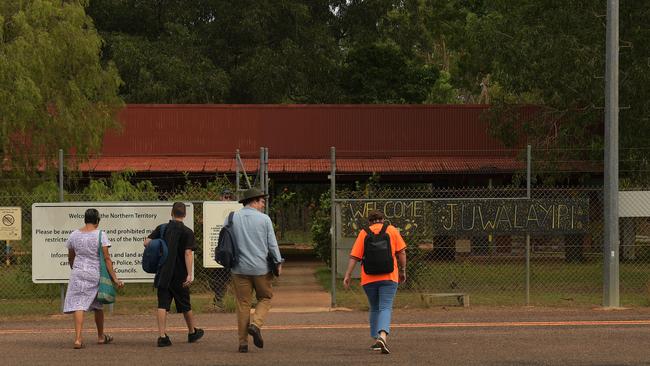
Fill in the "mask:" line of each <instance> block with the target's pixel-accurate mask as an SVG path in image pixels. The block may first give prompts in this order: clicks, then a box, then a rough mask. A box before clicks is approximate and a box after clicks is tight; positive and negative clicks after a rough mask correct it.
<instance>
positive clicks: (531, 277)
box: [0, 184, 650, 316]
mask: <svg viewBox="0 0 650 366" xmlns="http://www.w3.org/2000/svg"><path fill="white" fill-rule="evenodd" d="M405 187H406V186H405V185H392V186H390V185H381V186H379V185H378V186H377V187H372V186H371V185H369V186H368V187H366V189H364V190H363V191H358V190H340V191H337V193H336V197H337V199H336V201H335V203H336V207H337V211H338V218H337V220H336V232H337V237H338V239H337V248H336V253H337V255H336V258H337V264H338V266H337V271H338V274H339V278H338V280H337V286H340V285H341V281H340V280H341V278H340V276H341V275H342V273H343V271H344V270H345V264H346V263H347V259H348V256H349V251H350V247H351V244H352V242H353V241H354V239H355V238H356V235H357V234H358V232H359V230H360V229H361V226H362V225H364V224H366V217H367V213H368V212H369V211H370V210H372V209H380V210H382V211H383V212H384V214H385V215H386V216H387V217H388V219H389V220H390V221H391V222H392V223H393V224H394V225H395V226H397V227H398V228H399V229H400V230H401V231H402V234H403V236H404V237H405V239H406V241H407V243H408V251H407V254H408V266H407V269H408V272H407V275H408V281H407V282H406V284H405V285H403V286H401V287H400V290H399V292H398V297H397V304H398V305H409V306H428V305H434V304H435V305H440V304H449V305H452V304H454V305H455V304H456V301H457V300H458V299H460V300H463V298H462V296H459V295H458V294H460V295H465V296H467V297H469V301H470V302H471V304H478V305H481V304H483V305H523V304H532V305H560V306H563V305H568V306H573V305H578V306H586V305H594V306H598V305H600V304H601V303H602V294H603V214H602V213H603V203H602V188H601V187H570V188H544V187H536V188H534V189H532V191H531V196H530V199H528V198H527V192H526V190H525V189H521V188H511V187H506V188H503V187H501V188H451V189H441V188H435V187H432V186H430V185H426V184H419V185H410V186H408V187H411V188H405ZM113 189H114V190H115V189H117V188H115V187H113ZM213 190H214V189H213ZM644 190H645V191H648V189H639V191H644ZM645 193H647V192H645ZM645 193H644V192H641V194H642V195H643V194H645ZM111 197H112V196H102V195H101V194H98V193H97V192H94V193H93V194H86V193H84V194H66V195H65V201H69V202H73V201H77V202H78V201H82V202H83V201H89V207H92V206H93V204H92V203H91V202H96V201H110V200H111ZM206 198H207V199H212V200H214V199H218V197H207V196H206V195H205V194H204V193H202V192H197V193H196V194H194V193H192V192H191V190H190V191H189V193H188V192H187V191H185V192H183V193H156V192H155V191H151V190H146V189H143V190H141V192H140V193H138V194H127V195H121V196H120V197H119V199H116V200H119V201H130V200H131V201H176V200H182V201H191V202H194V223H195V225H194V230H195V235H196V248H197V251H196V253H195V279H196V280H195V284H194V285H193V288H192V291H193V306H194V307H195V308H196V309H197V310H200V311H215V310H217V311H219V310H222V309H225V310H227V311H231V310H232V309H233V308H234V301H233V300H232V296H230V295H229V294H227V293H226V294H225V296H224V302H223V303H222V304H220V305H221V307H215V305H214V303H213V302H214V299H215V290H216V289H227V285H228V277H227V273H226V272H224V271H220V270H215V269H209V268H204V266H203V259H202V258H203V253H202V250H203V245H202V241H203V233H202V230H203V225H202V223H203V219H202V218H203V205H202V201H203V200H204V199H206ZM58 201H59V197H58V193H57V192H56V190H54V191H52V190H46V191H44V192H43V193H39V191H35V192H32V193H30V194H21V195H14V196H12V195H3V196H0V207H7V206H18V207H20V208H21V212H22V220H21V222H22V238H21V239H20V240H18V241H9V242H5V243H2V245H3V246H2V247H0V249H1V251H0V254H1V255H2V256H1V257H0V258H1V262H0V264H1V265H0V273H1V275H2V277H1V278H2V279H1V280H0V316H12V315H30V314H53V313H58V312H60V310H61V299H62V291H64V290H65V286H64V285H60V284H34V283H33V282H32V238H31V235H32V227H31V224H32V204H33V203H37V202H38V203H45V202H58ZM648 202H649V201H648V200H646V201H643V199H637V198H636V196H633V197H631V198H628V199H626V200H621V202H620V205H621V207H620V211H621V219H620V240H621V246H620V259H621V260H620V266H619V276H620V295H621V305H623V306H643V305H648V303H649V302H650V297H649V288H648V287H649V282H648V278H650V266H648V264H650V215H648V214H647V212H648V210H649V209H650V204H649V203H648ZM301 222H302V221H301ZM301 225H302V224H301ZM80 226H81V224H80ZM149 229H153V228H149ZM357 269H358V267H357ZM325 282H328V281H324V284H325ZM216 285H219V286H216ZM325 285H326V284H325ZM439 294H450V295H449V296H442V297H437V295H439ZM452 294H454V295H452ZM155 295H156V294H155V291H154V289H153V288H152V286H151V284H148V283H141V284H136V283H129V284H128V285H127V286H126V287H125V289H123V290H121V292H120V293H119V301H118V302H117V303H116V304H115V306H114V309H113V311H114V312H116V313H124V312H129V313H133V312H139V313H143V312H147V311H150V309H151V308H152V306H154V304H155V303H156V296H155ZM465 300H467V298H466V299H465ZM336 302H337V305H339V306H361V307H363V306H365V304H366V299H365V296H364V295H363V291H362V290H361V288H360V287H359V286H358V283H357V284H356V285H354V286H353V288H352V290H350V291H344V290H343V289H342V288H341V287H337V291H336Z"/></svg>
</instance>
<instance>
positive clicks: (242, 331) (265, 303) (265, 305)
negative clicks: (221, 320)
mask: <svg viewBox="0 0 650 366" xmlns="http://www.w3.org/2000/svg"><path fill="white" fill-rule="evenodd" d="M272 282H273V274H271V273H268V274H265V275H261V276H247V275H240V274H235V273H233V274H232V284H233V287H234V288H235V297H237V329H238V331H239V344H240V345H244V344H248V325H249V324H251V323H252V324H255V325H256V326H257V327H258V328H260V329H262V325H264V319H265V318H266V314H267V313H268V312H269V310H271V298H272V297H273V288H272ZM253 290H255V297H256V298H257V305H256V306H255V312H254V313H253V319H252V321H251V300H252V297H253Z"/></svg>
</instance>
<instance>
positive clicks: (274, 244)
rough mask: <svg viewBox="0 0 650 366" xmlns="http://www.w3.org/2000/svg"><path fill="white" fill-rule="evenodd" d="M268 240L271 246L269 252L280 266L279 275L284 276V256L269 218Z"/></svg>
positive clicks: (267, 223) (267, 225)
mask: <svg viewBox="0 0 650 366" xmlns="http://www.w3.org/2000/svg"><path fill="white" fill-rule="evenodd" d="M266 228H267V229H266V234H267V235H266V240H267V243H268V246H269V252H270V253H272V255H273V259H275V263H279V264H278V274H282V263H281V260H282V254H281V253H280V247H279V246H278V240H277V239H276V238H275V231H274V230H273V223H272V222H271V219H270V218H269V219H268V220H267V221H266Z"/></svg>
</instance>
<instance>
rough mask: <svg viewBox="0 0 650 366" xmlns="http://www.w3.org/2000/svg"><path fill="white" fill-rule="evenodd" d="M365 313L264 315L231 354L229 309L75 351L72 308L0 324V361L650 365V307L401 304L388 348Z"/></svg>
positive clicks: (117, 333)
mask: <svg viewBox="0 0 650 366" xmlns="http://www.w3.org/2000/svg"><path fill="white" fill-rule="evenodd" d="M366 319H367V313H366V312H359V311H350V312H317V313H275V314H270V315H269V319H268V323H267V325H265V327H264V328H263V330H262V332H263V335H264V338H265V347H264V349H257V348H255V347H253V346H252V345H251V350H250V352H249V353H248V354H239V353H237V351H236V349H237V335H236V330H235V315H234V314H200V315H198V316H197V323H198V325H199V326H201V327H204V329H205V330H206V334H205V337H204V338H203V339H201V340H200V341H199V342H197V343H195V344H188V343H187V342H186V337H187V335H186V330H185V329H184V327H183V320H182V316H180V315H178V314H172V315H170V317H169V327H170V329H169V332H168V333H169V335H170V337H171V339H172V342H173V345H172V347H169V348H164V349H160V348H157V347H155V340H156V332H155V319H154V316H153V314H151V315H139V316H109V317H107V332H109V333H111V334H112V335H113V336H114V337H115V343H114V344H110V345H107V346H102V345H97V344H95V343H93V341H94V338H95V334H94V329H93V324H92V320H91V319H90V318H87V319H86V322H85V327H86V331H85V332H84V341H85V342H86V344H87V348H86V349H83V350H73V349H72V340H73V329H72V328H73V324H72V318H71V317H70V316H53V317H48V318H43V319H40V320H37V321H11V320H7V321H3V322H1V323H0V355H2V358H1V360H0V364H2V365H3V366H5V365H6V366H10V365H118V364H120V365H134V364H135V365H138V364H140V365H284V364H287V365H305V364H309V365H323V366H325V365H327V366H332V365H362V364H365V365H368V364H372V365H391V366H394V365H507V366H514V365H558V366H559V365H597V366H604V365H607V366H614V365H649V364H650V362H648V360H650V348H649V347H648V346H647V344H648V339H649V338H650V337H649V336H648V335H649V334H650V310H649V309H632V310H624V311H616V312H609V311H600V310H591V309H577V310H576V309H554V308H552V309H549V308H542V309H537V308H476V307H475V308H469V309H463V308H457V309H456V308H455V309H446V310H445V309H441V308H432V309H427V310H397V311H396V312H395V314H394V317H393V320H394V322H393V329H392V332H391V335H390V337H389V345H390V347H391V350H392V353H391V354H390V355H381V354H379V353H377V352H373V351H370V350H369V349H368V346H369V345H370V337H369V336H368V328H367V324H366Z"/></svg>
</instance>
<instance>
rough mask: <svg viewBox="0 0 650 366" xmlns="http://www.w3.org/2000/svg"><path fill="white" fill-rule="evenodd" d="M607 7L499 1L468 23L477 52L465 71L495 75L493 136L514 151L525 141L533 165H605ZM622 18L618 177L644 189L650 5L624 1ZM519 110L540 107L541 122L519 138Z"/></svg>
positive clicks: (586, 1)
mask: <svg viewBox="0 0 650 366" xmlns="http://www.w3.org/2000/svg"><path fill="white" fill-rule="evenodd" d="M605 6H606V4H605V2H597V1H592V0H576V1H559V0H543V1H538V0H523V1H518V2H516V3H515V2H510V1H505V0H502V1H493V2H489V3H488V5H484V7H483V8H482V10H483V12H482V13H473V14H470V15H469V16H468V18H467V23H466V31H465V33H466V34H467V37H469V39H470V41H471V42H469V44H470V45H471V46H469V47H468V51H469V52H467V53H465V54H464V55H463V57H462V58H463V60H462V61H461V62H460V63H461V64H462V65H463V66H464V72H465V73H466V74H468V75H471V74H474V75H479V74H485V73H490V74H491V75H492V78H493V81H494V84H495V85H496V86H497V88H496V90H495V91H496V93H495V94H496V95H494V96H495V98H493V99H495V104H496V106H495V108H494V113H493V115H492V118H491V121H492V123H493V131H495V132H497V135H498V136H499V137H500V138H502V139H503V140H506V141H510V142H515V141H518V140H519V135H518V133H522V132H523V133H526V135H527V137H528V139H529V142H531V143H532V144H533V146H534V148H536V149H537V151H536V154H535V155H536V160H538V161H539V160H543V161H545V162H546V164H544V165H543V166H541V167H538V169H542V170H550V171H557V170H558V168H560V169H559V170H561V169H569V170H571V169H575V164H576V162H577V161H602V147H603V139H602V136H603V134H602V131H603V123H604V115H603V107H604V104H605V100H604V99H605V94H604V84H605V83H604V72H605V22H606V17H605V15H606V7H605ZM620 14H621V21H620V34H621V36H620V37H621V46H622V48H621V56H620V70H621V77H620V80H621V84H620V104H621V106H622V107H624V108H625V109H623V110H621V112H620V147H621V173H622V176H623V177H624V178H627V179H632V180H635V181H638V182H640V181H644V180H645V178H643V176H644V175H645V177H646V178H647V167H648V165H647V164H648V156H650V150H649V149H648V148H647V147H648V146H650V137H649V136H650V135H649V134H644V133H639V131H642V130H644V129H646V128H647V124H648V115H649V114H648V111H650V88H648V87H647V85H648V82H649V81H650V80H649V79H650V73H649V71H650V66H649V65H648V63H647V59H648V57H649V55H650V47H649V46H648V42H647V39H648V35H650V33H649V31H648V30H647V27H644V26H643V25H644V24H647V23H648V21H649V20H650V5H649V4H647V3H646V2H634V1H630V2H623V3H622V4H621V9H620ZM468 60H472V61H468ZM521 103H534V104H535V105H536V106H537V109H538V112H539V113H537V114H536V116H535V117H534V118H532V119H530V120H529V121H526V122H525V123H524V126H523V129H517V128H514V125H513V121H515V120H516V119H517V118H515V114H516V113H519V110H520V108H519V104H521ZM627 107H629V108H627ZM571 164H573V166H572V165H571ZM644 164H645V165H644ZM644 167H645V168H644ZM593 168H594V169H593V170H594V171H596V170H599V169H601V168H599V167H598V166H594V167H593ZM643 170H645V171H646V173H645V174H644V173H643Z"/></svg>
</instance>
